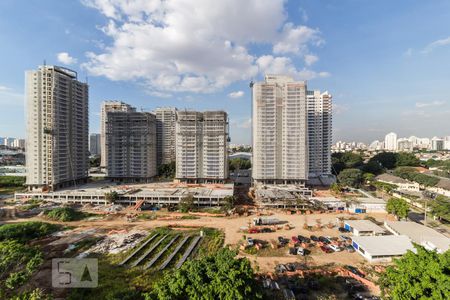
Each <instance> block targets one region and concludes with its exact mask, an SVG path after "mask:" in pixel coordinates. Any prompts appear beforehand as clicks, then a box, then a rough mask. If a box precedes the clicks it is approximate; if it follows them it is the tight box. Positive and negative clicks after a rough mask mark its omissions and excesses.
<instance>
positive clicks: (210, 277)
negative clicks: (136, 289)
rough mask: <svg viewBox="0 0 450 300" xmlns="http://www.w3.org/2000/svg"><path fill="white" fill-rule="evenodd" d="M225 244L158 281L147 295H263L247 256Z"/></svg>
mask: <svg viewBox="0 0 450 300" xmlns="http://www.w3.org/2000/svg"><path fill="white" fill-rule="evenodd" d="M236 255H237V252H235V251H231V250H229V249H227V248H222V249H220V250H219V251H217V252H216V253H214V254H212V255H210V256H206V257H203V258H201V259H199V260H190V261H188V262H186V263H185V264H184V265H183V266H182V267H181V268H180V269H178V270H174V271H172V272H168V273H166V274H165V275H164V277H163V278H162V279H161V280H159V281H157V282H156V283H155V285H154V287H153V288H154V290H153V292H152V293H151V294H149V295H147V299H174V300H177V299H180V300H181V299H183V300H184V299H242V300H243V299H261V298H262V295H261V293H260V290H259V285H258V283H257V282H256V281H255V274H254V272H253V269H252V267H251V265H250V261H249V260H248V259H246V258H236Z"/></svg>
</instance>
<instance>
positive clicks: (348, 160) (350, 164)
mask: <svg viewBox="0 0 450 300" xmlns="http://www.w3.org/2000/svg"><path fill="white" fill-rule="evenodd" d="M331 163H332V170H333V173H334V174H335V175H338V174H339V173H340V172H341V171H342V170H344V169H348V168H357V167H360V166H362V165H363V158H362V156H361V155H360V154H357V153H353V152H344V153H340V152H339V153H333V154H332V155H331Z"/></svg>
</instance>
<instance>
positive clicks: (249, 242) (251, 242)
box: [247, 237, 255, 246]
mask: <svg viewBox="0 0 450 300" xmlns="http://www.w3.org/2000/svg"><path fill="white" fill-rule="evenodd" d="M247 244H248V245H249V246H253V245H254V244H255V241H254V240H253V239H252V238H251V237H249V238H247Z"/></svg>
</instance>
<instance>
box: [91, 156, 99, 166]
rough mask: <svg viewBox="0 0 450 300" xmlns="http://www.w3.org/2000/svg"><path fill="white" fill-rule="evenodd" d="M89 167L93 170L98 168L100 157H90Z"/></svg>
mask: <svg viewBox="0 0 450 300" xmlns="http://www.w3.org/2000/svg"><path fill="white" fill-rule="evenodd" d="M89 167H91V168H95V167H100V156H98V155H96V156H92V157H90V158H89Z"/></svg>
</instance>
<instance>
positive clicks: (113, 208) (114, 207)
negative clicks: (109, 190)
mask: <svg viewBox="0 0 450 300" xmlns="http://www.w3.org/2000/svg"><path fill="white" fill-rule="evenodd" d="M93 210H96V211H100V212H104V213H117V212H119V211H121V210H123V206H122V205H119V204H110V205H98V206H95V207H94V208H93Z"/></svg>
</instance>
